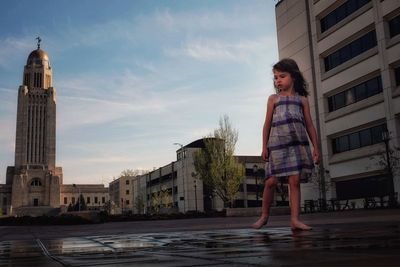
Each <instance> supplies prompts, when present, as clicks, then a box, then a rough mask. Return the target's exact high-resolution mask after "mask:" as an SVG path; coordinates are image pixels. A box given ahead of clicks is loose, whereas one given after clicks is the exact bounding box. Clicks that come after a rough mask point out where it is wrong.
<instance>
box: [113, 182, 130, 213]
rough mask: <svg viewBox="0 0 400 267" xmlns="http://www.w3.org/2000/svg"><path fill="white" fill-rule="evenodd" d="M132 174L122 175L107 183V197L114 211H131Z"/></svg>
mask: <svg viewBox="0 0 400 267" xmlns="http://www.w3.org/2000/svg"><path fill="white" fill-rule="evenodd" d="M133 178H134V177H132V176H122V177H120V178H118V179H115V180H114V181H112V182H111V183H110V185H109V198H110V201H111V205H112V206H113V212H115V213H131V212H133V190H132V183H133V182H132V181H133Z"/></svg>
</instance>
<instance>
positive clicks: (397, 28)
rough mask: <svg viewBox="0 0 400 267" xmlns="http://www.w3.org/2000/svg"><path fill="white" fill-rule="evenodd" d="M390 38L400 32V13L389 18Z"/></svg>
mask: <svg viewBox="0 0 400 267" xmlns="http://www.w3.org/2000/svg"><path fill="white" fill-rule="evenodd" d="M389 33H390V38H393V37H395V36H396V35H398V34H399V33H400V15H399V16H397V17H394V18H393V19H391V20H389Z"/></svg>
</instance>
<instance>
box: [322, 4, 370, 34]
mask: <svg viewBox="0 0 400 267" xmlns="http://www.w3.org/2000/svg"><path fill="white" fill-rule="evenodd" d="M369 2H370V0H348V1H347V2H345V3H343V4H342V5H341V6H339V7H337V8H336V9H335V10H333V11H332V12H330V13H329V14H328V15H326V16H325V17H323V18H322V19H321V20H320V24H321V32H324V31H326V30H328V29H329V28H331V27H332V26H334V25H335V24H337V23H338V22H340V21H341V20H343V19H345V18H346V17H348V16H349V15H351V14H352V13H354V12H355V11H356V10H358V9H359V8H361V7H362V6H364V5H365V4H367V3H369Z"/></svg>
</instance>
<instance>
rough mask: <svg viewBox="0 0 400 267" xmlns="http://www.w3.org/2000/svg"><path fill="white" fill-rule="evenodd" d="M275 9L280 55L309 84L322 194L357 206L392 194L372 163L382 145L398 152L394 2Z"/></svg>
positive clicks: (393, 182) (307, 3) (284, 1)
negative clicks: (318, 142)
mask: <svg viewBox="0 0 400 267" xmlns="http://www.w3.org/2000/svg"><path fill="white" fill-rule="evenodd" d="M275 11H276V25H277V37H278V48H279V57H280V58H285V57H290V58H293V59H295V60H296V61H297V62H298V63H299V67H300V69H301V71H302V72H303V74H304V76H305V78H306V80H307V81H308V82H309V89H310V90H309V91H310V93H311V95H310V97H309V101H310V106H311V111H312V117H313V121H314V125H315V126H316V128H317V131H318V136H319V140H321V152H322V163H321V170H322V171H321V175H323V176H324V178H325V180H326V184H328V185H330V186H329V187H325V188H324V189H329V190H328V191H327V192H323V193H324V194H326V196H327V198H330V197H331V198H338V199H354V200H355V203H357V205H362V200H363V199H364V198H367V197H376V196H388V195H390V194H393V193H395V192H399V191H400V181H399V177H398V174H396V173H395V172H392V173H391V172H387V171H386V170H385V169H384V167H385V166H380V165H379V164H377V162H378V159H379V158H381V159H384V158H386V153H385V152H386V143H385V142H388V149H389V150H390V149H393V148H394V147H398V146H399V137H400V97H399V96H400V87H399V86H400V34H399V33H400V1H398V0H314V1H311V0H281V1H279V2H278V3H277V4H276V8H275ZM388 134H389V136H388ZM388 137H389V138H388ZM388 139H390V140H388ZM377 153H381V156H375V157H374V158H373V157H372V156H374V155H376V154H377ZM392 176H394V179H392ZM302 191H303V192H302V198H303V199H307V198H309V199H316V198H317V197H318V192H317V191H315V190H312V187H311V186H310V185H305V186H303V188H302ZM324 191H325V190H324ZM394 195H395V194H394Z"/></svg>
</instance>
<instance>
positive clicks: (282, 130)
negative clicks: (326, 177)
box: [265, 95, 314, 182]
mask: <svg viewBox="0 0 400 267" xmlns="http://www.w3.org/2000/svg"><path fill="white" fill-rule="evenodd" d="M267 147H268V162H267V163H266V165H265V178H266V179H268V178H269V177H271V176H276V177H277V178H278V179H279V181H283V182H287V181H288V176H290V175H296V174H299V175H300V181H301V182H307V180H308V177H309V175H310V174H311V173H312V171H313V169H314V163H313V159H312V156H311V150H310V145H309V141H308V138H307V131H306V127H305V120H304V115H303V103H302V102H301V97H300V96H299V95H294V96H280V95H278V100H277V101H276V103H275V106H274V113H273V116H272V122H271V130H270V135H269V139H268V144H267Z"/></svg>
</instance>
